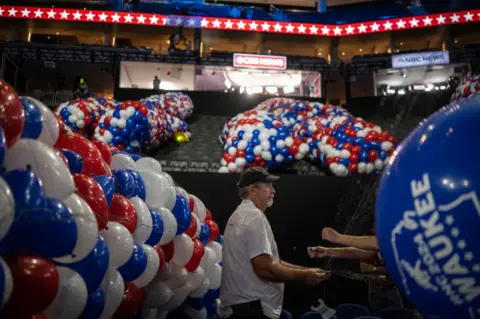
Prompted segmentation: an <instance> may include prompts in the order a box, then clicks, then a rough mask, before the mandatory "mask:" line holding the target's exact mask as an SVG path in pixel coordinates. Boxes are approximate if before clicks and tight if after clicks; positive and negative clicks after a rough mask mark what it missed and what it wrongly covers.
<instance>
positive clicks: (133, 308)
mask: <svg viewBox="0 0 480 319" xmlns="http://www.w3.org/2000/svg"><path fill="white" fill-rule="evenodd" d="M145 294H146V290H145V288H138V287H137V286H135V284H134V283H133V282H127V283H126V284H125V292H124V293H123V300H122V303H121V304H120V307H119V308H118V309H117V311H116V312H115V318H124V317H133V316H135V315H136V313H137V312H138V310H139V309H140V307H141V306H142V303H143V300H144V299H145Z"/></svg>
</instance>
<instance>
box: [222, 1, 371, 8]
mask: <svg viewBox="0 0 480 319" xmlns="http://www.w3.org/2000/svg"><path fill="white" fill-rule="evenodd" d="M374 1H377V0H327V7H336V6H343V5H348V4H356V3H363V2H374ZM218 2H221V3H230V2H231V3H244V4H260V5H270V4H271V5H278V6H289V7H305V8H314V7H315V6H316V4H317V1H316V0H228V1H218Z"/></svg>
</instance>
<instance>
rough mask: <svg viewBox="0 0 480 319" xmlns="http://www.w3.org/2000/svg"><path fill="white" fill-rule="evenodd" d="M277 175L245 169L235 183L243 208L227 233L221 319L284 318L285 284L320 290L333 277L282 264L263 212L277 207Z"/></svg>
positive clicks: (230, 224)
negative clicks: (323, 282) (310, 286)
mask: <svg viewBox="0 0 480 319" xmlns="http://www.w3.org/2000/svg"><path fill="white" fill-rule="evenodd" d="M278 179H279V177H278V176H273V175H270V174H269V173H268V172H267V171H266V170H265V169H264V168H262V167H252V168H248V169H247V170H245V171H244V172H243V173H242V175H241V176H240V180H239V182H238V184H237V186H238V190H239V195H240V198H241V199H242V202H241V204H240V205H239V206H238V207H237V209H236V210H235V211H234V212H233V214H232V215H231V216H230V218H229V220H228V222H227V226H226V228H225V232H224V235H223V236H224V243H223V262H222V267H223V268H222V281H221V287H220V305H219V307H218V315H219V317H221V318H230V319H237V318H274V319H276V318H280V314H281V312H282V304H283V294H284V283H285V282H301V283H305V284H309V285H317V284H319V283H320V282H322V281H325V280H327V279H328V278H330V274H329V273H328V272H326V271H324V270H321V269H319V268H306V267H302V266H297V265H292V264H290V263H287V262H285V261H283V260H281V258H280V256H279V253H278V248H277V244H276V242H275V238H274V235H273V232H272V229H271V227H270V223H269V222H268V220H267V218H266V216H265V211H266V210H267V208H269V207H271V206H272V205H273V201H274V196H275V189H274V187H273V183H274V182H276V181H277V180H278Z"/></svg>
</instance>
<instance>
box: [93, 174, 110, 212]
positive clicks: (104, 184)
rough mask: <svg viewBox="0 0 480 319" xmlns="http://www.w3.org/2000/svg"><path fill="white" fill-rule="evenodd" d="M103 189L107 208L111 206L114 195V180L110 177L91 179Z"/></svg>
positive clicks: (103, 176)
mask: <svg viewBox="0 0 480 319" xmlns="http://www.w3.org/2000/svg"><path fill="white" fill-rule="evenodd" d="M93 179H94V180H95V181H96V182H97V183H98V185H100V187H101V188H102V189H103V192H104V193H105V197H106V198H107V203H108V207H110V205H111V204H112V200H113V194H114V193H115V178H114V177H113V176H110V175H102V176H95V177H94V178H93Z"/></svg>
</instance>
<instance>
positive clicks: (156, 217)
mask: <svg viewBox="0 0 480 319" xmlns="http://www.w3.org/2000/svg"><path fill="white" fill-rule="evenodd" d="M150 215H152V233H151V234H150V237H148V239H147V241H146V242H145V244H147V245H150V246H155V245H156V244H158V243H159V242H160V239H162V235H163V227H164V226H163V219H162V216H161V215H160V213H159V212H158V211H157V210H155V209H150Z"/></svg>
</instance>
